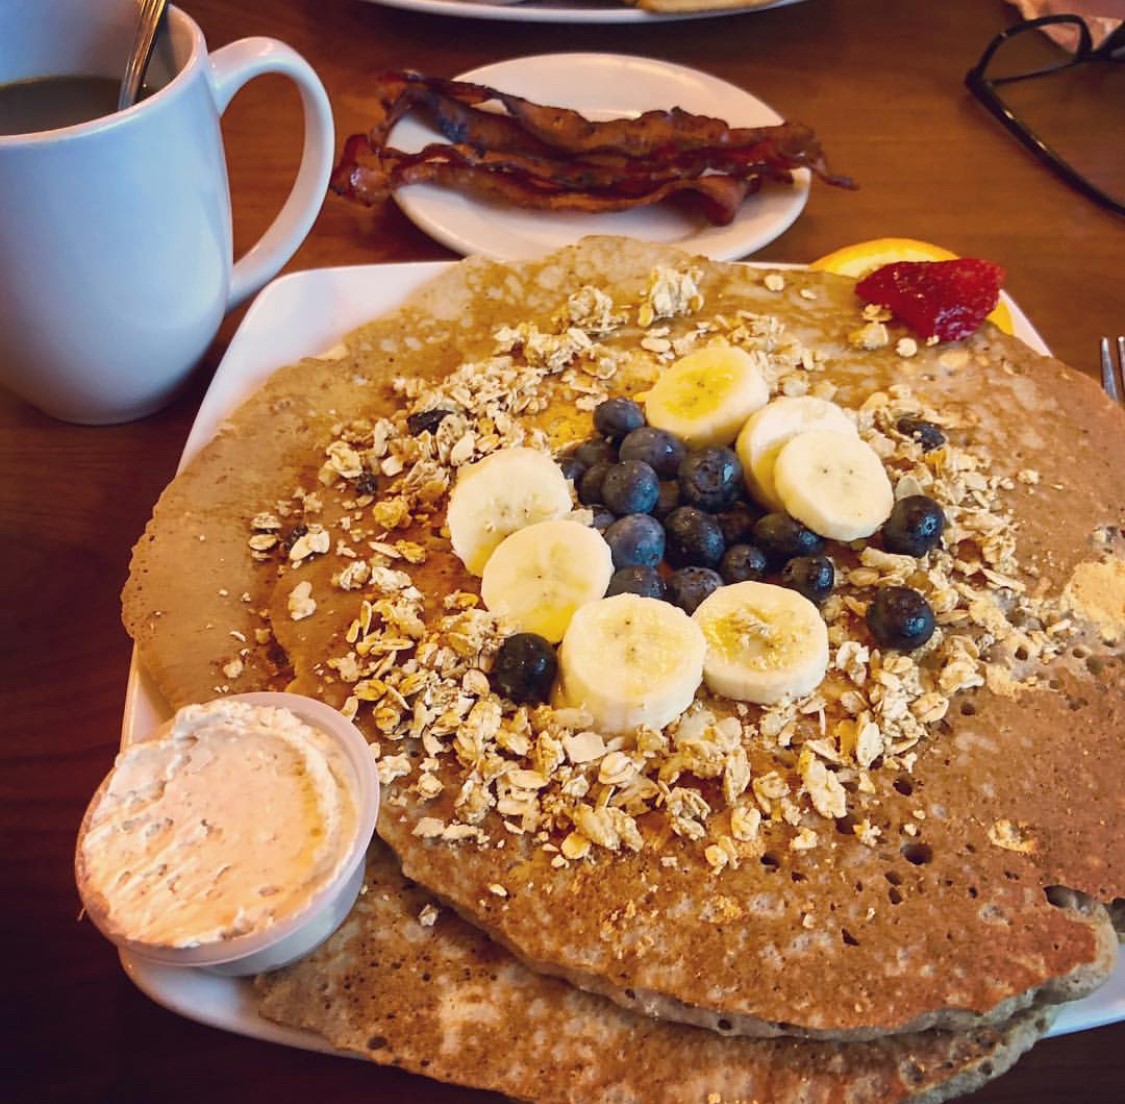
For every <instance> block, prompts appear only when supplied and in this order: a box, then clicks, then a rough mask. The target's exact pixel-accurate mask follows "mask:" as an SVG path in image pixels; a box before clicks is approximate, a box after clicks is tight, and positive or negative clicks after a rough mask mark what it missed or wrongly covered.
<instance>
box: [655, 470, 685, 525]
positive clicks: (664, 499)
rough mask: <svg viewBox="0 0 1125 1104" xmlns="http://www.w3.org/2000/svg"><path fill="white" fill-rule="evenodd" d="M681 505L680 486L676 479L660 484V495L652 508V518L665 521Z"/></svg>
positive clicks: (666, 480)
mask: <svg viewBox="0 0 1125 1104" xmlns="http://www.w3.org/2000/svg"><path fill="white" fill-rule="evenodd" d="M679 504H680V485H679V483H677V482H676V481H675V480H674V479H665V480H664V481H663V482H662V483H661V484H660V495H659V497H658V498H657V500H656V505H655V506H653V508H652V516H653V517H658V518H660V520H661V521H663V520H664V519H665V518H666V517H667V516H668V515H669V514H670V513H671V512H672V511H673V510H674V509H675V508H676V507H677V506H679Z"/></svg>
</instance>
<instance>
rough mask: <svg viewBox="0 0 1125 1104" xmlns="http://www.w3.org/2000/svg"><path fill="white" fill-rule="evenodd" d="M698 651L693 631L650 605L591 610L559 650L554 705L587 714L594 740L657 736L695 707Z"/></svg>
mask: <svg viewBox="0 0 1125 1104" xmlns="http://www.w3.org/2000/svg"><path fill="white" fill-rule="evenodd" d="M704 651H705V644H704V640H703V633H702V632H701V631H700V629H699V626H698V625H696V624H695V623H694V622H693V621H692V620H691V618H690V617H688V615H687V614H686V613H684V611H683V610H681V609H679V608H677V607H676V606H671V605H669V604H668V603H667V602H662V601H660V599H658V598H641V597H639V596H638V595H636V594H616V595H614V596H613V597H612V598H603V599H602V600H601V601H600V602H591V603H590V604H589V605H586V606H582V608H581V609H579V610H578V611H577V612H576V613H575V615H574V618H573V619H572V620H571V622H570V627H569V628H568V629H567V630H566V635H565V636H564V637H563V642H562V645H561V647H560V648H559V683H558V695H557V704H559V705H565V706H577V707H579V708H581V709H585V710H588V711H589V712H590V714H591V715H592V716H593V718H594V724H595V726H596V727H597V728H598V729H599V730H600V731H602V732H625V731H628V730H629V729H633V728H636V727H637V726H638V725H642V724H643V725H651V726H652V727H653V728H663V727H664V726H665V725H666V724H668V723H669V722H671V721H674V720H675V719H676V718H677V717H678V716H679V715H680V714H681V713H682V712H683V711H684V710H685V709H687V707H688V706H689V705H690V704H691V703H692V701H693V700H694V699H695V691H696V690H697V689H698V687H699V682H700V679H701V678H702V677H703V654H704Z"/></svg>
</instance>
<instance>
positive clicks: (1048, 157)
mask: <svg viewBox="0 0 1125 1104" xmlns="http://www.w3.org/2000/svg"><path fill="white" fill-rule="evenodd" d="M1049 24H1066V25H1068V26H1072V27H1074V28H1076V29H1077V31H1078V48H1077V49H1076V50H1075V52H1074V53H1073V54H1072V55H1068V56H1067V57H1066V58H1064V59H1062V60H1061V61H1059V62H1058V63H1056V64H1053V65H1046V66H1043V67H1042V68H1039V69H1034V70H1032V71H1031V72H1029V73H1020V74H1016V75H1014V76H1008V77H989V76H987V75H986V70H987V69H988V65H989V62H991V61H992V57H993V55H994V54H995V53H996V51H997V50H998V49H999V48H1000V47H1001V46H1002V45H1003V44H1004V43H1005V42H1006V41H1007V40H1008V39H1010V38H1012V37H1014V36H1015V35H1018V34H1022V33H1023V32H1024V31H1028V30H1031V29H1033V28H1036V27H1044V26H1047V25H1049ZM1122 49H1125V24H1122V25H1121V26H1120V27H1118V28H1117V29H1116V30H1114V31H1113V33H1112V34H1110V35H1109V36H1108V37H1107V38H1106V39H1105V41H1104V42H1103V43H1102V44H1101V45H1100V46H1099V47H1097V49H1095V48H1094V42H1093V39H1092V38H1091V37H1090V28H1089V27H1087V26H1086V21H1085V20H1084V19H1082V18H1081V17H1080V16H1077V15H1043V16H1040V17H1039V18H1038V19H1028V20H1025V21H1024V22H1022V23H1016V24H1014V25H1013V26H1011V27H1008V28H1007V30H1004V31H1001V32H1000V33H999V34H998V35H997V36H996V37H995V38H994V39H993V40H992V41H991V42H990V43H989V44H988V46H987V47H985V51H984V53H983V54H981V57H980V61H978V62H977V63H976V65H974V66H973V68H972V69H970V70H969V71H968V73H966V74H965V86H966V87H967V88H968V89H969V91H970V92H972V94H973V95H974V96H975V97H976V98H977V99H978V100H980V102H981V103H982V104H983V105H984V106H985V107H986V108H988V110H989V112H990V113H991V114H992V115H994V116H995V117H996V118H997V119H998V120H999V121H1000V122H1001V123H1002V124H1003V125H1004V126H1005V127H1006V128H1007V130H1008V131H1010V132H1011V134H1013V135H1014V136H1015V138H1016V139H1017V140H1018V141H1019V143H1020V144H1021V145H1022V146H1024V147H1025V148H1026V149H1028V150H1029V151H1030V152H1031V153H1033V154H1034V155H1035V156H1036V157H1038V158H1039V160H1041V161H1043V162H1044V163H1045V164H1047V165H1049V166H1050V167H1051V168H1052V169H1053V170H1054V171H1055V172H1056V173H1058V175H1059V176H1061V177H1062V178H1063V179H1064V180H1065V181H1066V182H1067V183H1068V184H1070V185H1071V187H1073V188H1076V189H1077V190H1078V191H1080V192H1081V193H1082V194H1083V195H1084V196H1086V197H1087V198H1089V199H1092V200H1093V201H1094V202H1095V203H1097V204H1099V205H1100V206H1102V207H1108V208H1109V210H1111V211H1115V212H1116V213H1117V214H1119V215H1125V203H1122V202H1120V201H1118V200H1116V199H1114V198H1113V197H1112V196H1111V195H1109V194H1107V193H1106V192H1103V191H1102V190H1101V188H1099V187H1098V186H1097V185H1096V184H1094V183H1092V182H1091V181H1090V180H1087V179H1086V177H1084V176H1083V175H1082V174H1081V173H1080V172H1079V171H1078V170H1077V169H1075V168H1074V167H1073V166H1072V165H1071V164H1070V163H1069V162H1067V161H1066V160H1065V159H1064V158H1063V157H1061V156H1060V155H1059V154H1058V153H1056V152H1055V150H1053V149H1052V148H1051V147H1050V146H1049V145H1047V143H1046V142H1044V141H1043V139H1042V138H1040V137H1039V135H1038V134H1036V133H1035V131H1033V130H1032V129H1031V128H1030V127H1029V126H1028V125H1027V124H1026V123H1025V122H1024V121H1023V120H1022V119H1021V118H1020V117H1019V116H1018V115H1017V114H1016V113H1015V112H1014V111H1013V110H1012V108H1010V107H1009V106H1008V104H1007V103H1005V102H1004V100H1003V99H1002V98H1001V97H1000V95H999V93H998V92H997V88H998V86H1000V85H1004V84H1013V83H1014V82H1016V81H1023V80H1031V79H1032V78H1034V77H1042V76H1047V75H1048V74H1050V73H1059V72H1061V71H1062V70H1064V69H1071V68H1073V67H1074V66H1075V65H1082V64H1084V63H1086V62H1089V61H1111V60H1113V55H1114V54H1115V53H1116V52H1117V51H1118V50H1122Z"/></svg>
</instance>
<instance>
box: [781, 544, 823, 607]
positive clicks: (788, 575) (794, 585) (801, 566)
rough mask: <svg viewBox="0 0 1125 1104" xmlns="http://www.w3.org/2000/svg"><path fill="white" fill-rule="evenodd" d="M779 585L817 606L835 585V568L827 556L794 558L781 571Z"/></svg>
mask: <svg viewBox="0 0 1125 1104" xmlns="http://www.w3.org/2000/svg"><path fill="white" fill-rule="evenodd" d="M781 585H782V586H787V587H789V588H790V589H791V590H795V591H796V592H797V593H798V594H803V595H804V596H805V597H806V598H807V599H808V600H809V601H810V602H815V603H816V604H817V605H818V606H819V605H820V603H821V602H823V601H824V600H825V599H826V598H827V597H828V595H830V594H831V593H832V588H833V587H834V586H835V585H836V568H835V567H834V566H833V564H832V561H831V560H830V559H829V558H828V557H827V556H795V557H794V558H793V559H791V560H790V561H789V562H788V563H787V564H786V565H785V566H784V567H783V568H782V569H781Z"/></svg>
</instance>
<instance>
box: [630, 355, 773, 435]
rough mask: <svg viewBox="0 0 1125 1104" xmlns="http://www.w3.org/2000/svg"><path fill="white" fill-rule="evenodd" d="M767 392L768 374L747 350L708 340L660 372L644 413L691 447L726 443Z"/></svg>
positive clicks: (651, 422)
mask: <svg viewBox="0 0 1125 1104" xmlns="http://www.w3.org/2000/svg"><path fill="white" fill-rule="evenodd" d="M769 397H770V389H769V384H768V383H767V382H766V377H765V376H764V375H763V374H762V370H761V369H760V368H759V367H758V364H757V362H756V361H755V360H754V358H753V357H751V356H750V354H749V353H747V352H745V351H744V350H742V349H739V348H736V347H735V346H733V345H708V346H706V347H705V348H703V349H696V350H695V351H694V352H691V353H688V354H687V356H685V357H681V358H680V359H679V360H678V361H676V363H675V364H673V365H672V366H671V367H670V368H668V369H667V371H665V372H664V373H663V375H661V377H660V378H659V379H658V380H657V381H656V383H655V384H654V385H653V386H652V388H651V389H650V390H649V392H648V395H647V396H646V398H645V417H646V418H647V419H648V423H649V425H652V426H655V427H656V428H657V429H666V430H668V432H669V433H674V434H675V435H676V436H677V437H679V438H681V439H682V440H683V441H684V443H685V444H686V445H687V446H688V447H689V448H704V447H705V446H707V445H729V444H730V443H731V442H732V441H733V440H734V439H735V437H737V436H738V431H739V430H740V429H741V428H742V425H743V423H744V422H745V421H746V419H747V418H748V417H749V416H750V415H751V414H752V413H753V412H754V411H755V410H757V409H758V407H760V406H764V405H765V404H766V401H767V400H768V399H769Z"/></svg>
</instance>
